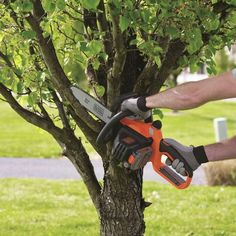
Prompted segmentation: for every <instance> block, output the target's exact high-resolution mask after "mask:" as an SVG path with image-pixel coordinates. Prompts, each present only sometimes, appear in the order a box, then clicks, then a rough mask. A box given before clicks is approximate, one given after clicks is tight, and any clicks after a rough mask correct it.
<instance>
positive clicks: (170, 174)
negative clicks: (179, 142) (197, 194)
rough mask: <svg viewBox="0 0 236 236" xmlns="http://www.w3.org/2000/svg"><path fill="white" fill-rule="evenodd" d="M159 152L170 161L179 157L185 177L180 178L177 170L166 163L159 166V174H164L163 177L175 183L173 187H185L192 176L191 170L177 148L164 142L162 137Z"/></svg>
mask: <svg viewBox="0 0 236 236" xmlns="http://www.w3.org/2000/svg"><path fill="white" fill-rule="evenodd" d="M160 152H161V153H162V154H164V155H166V156H167V157H168V158H169V159H170V160H171V161H174V160H175V159H179V160H180V161H181V162H183V163H184V168H185V170H186V175H187V177H186V179H184V178H182V177H181V176H180V175H178V174H177V172H175V171H174V170H172V169H171V168H170V167H168V166H167V165H162V167H161V168H159V171H158V172H161V175H164V176H163V177H164V178H165V179H167V180H168V181H169V182H171V183H172V184H173V185H175V187H177V188H181V189H183V188H187V187H188V185H189V184H190V183H191V180H192V177H193V170H192V169H191V168H190V166H189V165H188V163H187V162H186V160H185V159H184V158H183V157H182V156H181V155H180V154H179V153H178V151H177V150H175V149H174V148H173V147H172V146H171V145H169V144H168V143H166V142H165V141H164V140H163V139H162V140H161V141H160Z"/></svg>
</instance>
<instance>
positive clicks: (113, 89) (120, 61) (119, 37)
mask: <svg viewBox="0 0 236 236" xmlns="http://www.w3.org/2000/svg"><path fill="white" fill-rule="evenodd" d="M108 7H109V12H110V15H111V20H112V36H113V50H114V51H115V56H114V60H113V65H112V70H111V71H110V73H109V75H108V81H107V90H108V91H109V93H108V94H107V103H108V107H111V105H112V103H113V99H114V97H117V96H119V95H120V76H121V74H122V71H123V69H124V64H125V59H126V47H125V42H124V35H123V33H122V32H121V30H120V27H119V19H120V17H119V15H117V13H115V6H114V5H113V4H112V3H109V4H108Z"/></svg>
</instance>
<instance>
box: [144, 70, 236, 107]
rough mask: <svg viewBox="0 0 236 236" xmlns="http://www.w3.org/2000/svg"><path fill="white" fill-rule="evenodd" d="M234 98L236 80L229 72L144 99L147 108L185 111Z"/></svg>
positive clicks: (235, 95) (235, 94)
mask: <svg viewBox="0 0 236 236" xmlns="http://www.w3.org/2000/svg"><path fill="white" fill-rule="evenodd" d="M231 97H236V78H235V76H233V74H232V73H231V72H227V73H224V74H222V75H219V76H216V77H212V78H209V79H204V80H201V81H197V82H189V83H184V84H181V85H179V86H177V87H175V88H171V89H167V90H165V91H163V92H161V93H158V94H155V95H153V96H149V97H147V98H146V106H147V107H148V108H155V107H158V108H169V109H175V110H185V109H191V108H195V107H198V106H200V105H202V104H204V103H206V102H209V101H214V100H220V99H225V98H231Z"/></svg>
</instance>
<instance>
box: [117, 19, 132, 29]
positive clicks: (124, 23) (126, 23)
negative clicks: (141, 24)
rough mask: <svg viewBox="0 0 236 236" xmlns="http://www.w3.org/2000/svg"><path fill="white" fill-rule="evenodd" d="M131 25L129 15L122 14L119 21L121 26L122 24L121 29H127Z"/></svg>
mask: <svg viewBox="0 0 236 236" xmlns="http://www.w3.org/2000/svg"><path fill="white" fill-rule="evenodd" d="M129 25H130V19H128V18H127V17H125V16H121V17H120V22H119V26H120V29H121V31H122V32H123V31H125V30H126V29H127V28H128V27H129Z"/></svg>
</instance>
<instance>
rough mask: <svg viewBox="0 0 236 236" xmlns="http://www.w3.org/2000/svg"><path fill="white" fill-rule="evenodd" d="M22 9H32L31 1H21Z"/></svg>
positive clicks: (27, 10) (26, 10)
mask: <svg viewBox="0 0 236 236" xmlns="http://www.w3.org/2000/svg"><path fill="white" fill-rule="evenodd" d="M22 2H23V3H22V11H25V12H29V11H32V10H33V3H32V2H31V1H22Z"/></svg>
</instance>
